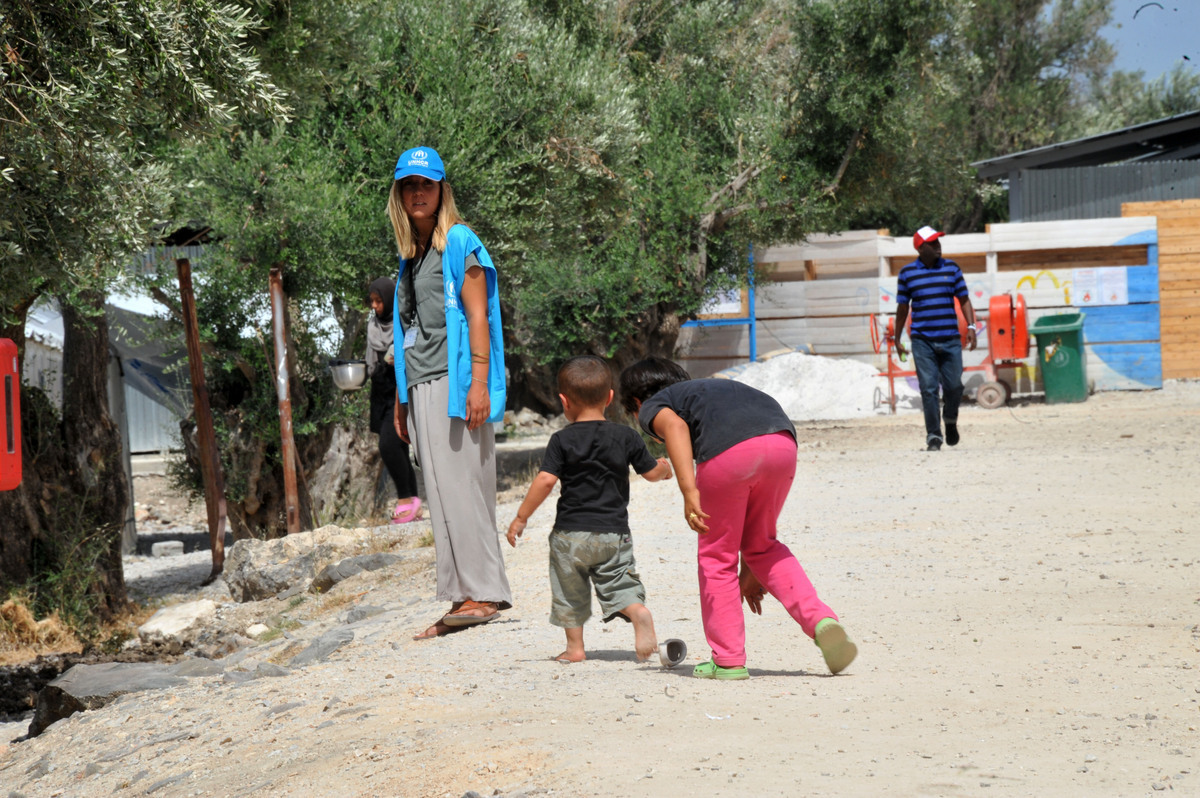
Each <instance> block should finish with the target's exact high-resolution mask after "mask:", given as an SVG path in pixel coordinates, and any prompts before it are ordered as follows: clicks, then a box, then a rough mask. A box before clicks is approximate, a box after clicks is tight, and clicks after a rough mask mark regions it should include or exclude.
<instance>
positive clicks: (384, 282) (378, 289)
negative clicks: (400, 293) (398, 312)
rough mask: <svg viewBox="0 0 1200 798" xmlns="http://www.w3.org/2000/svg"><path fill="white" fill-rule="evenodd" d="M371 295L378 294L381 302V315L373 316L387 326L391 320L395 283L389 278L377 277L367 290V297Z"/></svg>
mask: <svg viewBox="0 0 1200 798" xmlns="http://www.w3.org/2000/svg"><path fill="white" fill-rule="evenodd" d="M371 294H379V298H380V299H382V300H383V313H376V314H375V315H376V316H377V317H378V318H379V320H380V321H381V322H383V323H384V324H388V323H389V322H391V320H392V300H393V298H394V297H395V295H396V281H395V280H393V279H392V278H390V277H379V278H377V279H375V280H372V281H371V287H370V288H369V289H367V297H368V298H370V296H371Z"/></svg>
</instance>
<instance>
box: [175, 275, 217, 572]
mask: <svg viewBox="0 0 1200 798" xmlns="http://www.w3.org/2000/svg"><path fill="white" fill-rule="evenodd" d="M175 267H176V269H177V271H178V274H179V295H180V297H181V299H182V300H183V328H184V335H185V338H186V340H187V352H188V371H189V373H190V375H191V378H192V402H193V412H194V413H195V415H196V437H197V439H198V440H199V443H200V474H201V476H202V477H203V479H204V506H205V509H207V510H208V537H209V541H210V543H211V545H212V573H211V574H209V577H208V579H206V580H205V581H204V584H206V585H207V584H210V583H212V582H213V580H215V579H216V578H217V576H219V575H220V573H221V569H223V568H224V567H225V520H226V513H225V478H224V477H223V476H222V475H221V459H220V457H219V456H218V455H217V444H216V436H215V435H214V433H213V420H212V408H211V407H210V405H209V402H208V385H207V383H205V381H204V360H203V359H202V357H201V355H200V325H199V322H198V321H197V320H196V295H195V293H194V292H193V290H192V264H191V263H190V262H189V261H188V259H187V258H178V259H177V260H176V261H175Z"/></svg>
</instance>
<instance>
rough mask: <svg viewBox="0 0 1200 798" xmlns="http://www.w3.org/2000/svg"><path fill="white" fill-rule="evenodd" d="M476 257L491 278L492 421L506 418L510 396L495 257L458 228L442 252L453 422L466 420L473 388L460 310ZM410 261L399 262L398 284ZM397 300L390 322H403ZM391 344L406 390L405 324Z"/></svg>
mask: <svg viewBox="0 0 1200 798" xmlns="http://www.w3.org/2000/svg"><path fill="white" fill-rule="evenodd" d="M470 254H473V255H474V256H475V259H476V260H478V261H479V265H480V266H482V267H483V271H484V274H485V276H486V278H487V318H488V341H489V343H490V346H491V352H490V353H489V356H490V360H489V361H488V378H487V379H488V386H487V387H488V395H489V396H490V397H491V403H492V413H491V415H490V416H488V421H491V422H496V421H501V420H503V419H504V405H505V402H506V401H507V400H508V395H507V391H506V387H505V381H504V335H503V331H502V330H501V327H500V292H499V290H498V288H497V285H496V267H495V266H494V265H493V264H492V256H491V255H489V254H488V251H487V249H486V248H484V246H483V242H482V241H480V240H479V236H477V235H475V233H474V232H472V231H471V229H470V228H469V227H467V226H466V225H465V224H456V225H454V226H453V227H451V228H450V230H449V232H447V233H446V251H445V252H443V253H442V279H443V280H444V284H445V292H444V298H445V310H446V348H447V350H448V352H449V360H450V362H449V364H448V368H449V374H448V376H449V379H450V405H449V407H447V408H446V415H448V416H451V417H454V418H462V419H465V418H466V417H467V391H469V390H470V389H471V341H470V336H469V335H468V329H467V316H466V314H465V313H464V312H463V309H462V288H463V283H464V282H465V281H466V278H467V269H466V261H467V255H470ZM406 268H408V261H407V260H405V259H403V258H401V260H400V273H399V274H398V275H397V276H396V285H399V284H400V280H401V278H402V277H403V276H404V270H405V269H406ZM399 304H400V303H399V298H398V297H397V296H396V295H393V296H392V318H395V319H398V318H400V308H399ZM392 340H393V343H394V344H395V347H396V384H397V385H407V384H408V379H407V377H406V376H405V367H404V354H403V353H404V331H403V330H402V329H401V325H399V324H395V325H393V326H392ZM397 395H398V396H399V397H400V402H401V403H403V404H407V403H408V392H407V391H403V390H402V391H399V392H398V394H397Z"/></svg>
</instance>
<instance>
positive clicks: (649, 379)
mask: <svg viewBox="0 0 1200 798" xmlns="http://www.w3.org/2000/svg"><path fill="white" fill-rule="evenodd" d="M691 378H692V375H690V374H688V373H687V372H686V371H684V369H683V366H681V365H679V364H678V363H676V362H674V361H671V360H667V359H666V358H665V357H648V358H646V359H644V360H639V361H638V362H636V363H634V364H633V365H632V366H629V367H628V368H626V369H625V370H624V371H622V372H621V406H622V407H624V408H625V412H627V413H629V414H630V415H631V416H636V415H637V410H638V405H639V404H641V403H642V402H644V401H646V400H647V399H649V398H650V397H651V396H654V394H656V393H658V392H659V391H661V390H662V389H663V388H666V387H667V386H668V385H674V384H675V383H677V382H684V381H685V380H690V379H691Z"/></svg>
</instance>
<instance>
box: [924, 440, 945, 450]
mask: <svg viewBox="0 0 1200 798" xmlns="http://www.w3.org/2000/svg"><path fill="white" fill-rule="evenodd" d="M941 450H942V439H941V438H930V439H929V445H928V446H926V447H925V451H927V452H940V451H941Z"/></svg>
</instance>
